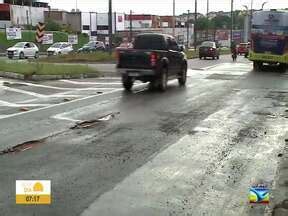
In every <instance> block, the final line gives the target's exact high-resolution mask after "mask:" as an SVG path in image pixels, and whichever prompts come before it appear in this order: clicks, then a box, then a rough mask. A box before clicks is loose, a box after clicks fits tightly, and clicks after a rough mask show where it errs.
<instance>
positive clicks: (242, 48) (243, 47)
mask: <svg viewBox="0 0 288 216" xmlns="http://www.w3.org/2000/svg"><path fill="white" fill-rule="evenodd" d="M249 49H250V44H249V43H240V44H239V45H238V47H237V53H238V54H239V55H245V56H246V55H247V54H248V53H249Z"/></svg>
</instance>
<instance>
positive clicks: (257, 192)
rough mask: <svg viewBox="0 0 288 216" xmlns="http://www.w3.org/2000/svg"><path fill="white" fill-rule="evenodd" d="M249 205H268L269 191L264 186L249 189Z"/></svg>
mask: <svg viewBox="0 0 288 216" xmlns="http://www.w3.org/2000/svg"><path fill="white" fill-rule="evenodd" d="M249 201H250V203H259V204H268V203H269V189H268V187H267V186H266V185H264V184H259V185H254V186H252V187H250V189H249Z"/></svg>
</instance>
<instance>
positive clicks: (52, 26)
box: [45, 19, 63, 31]
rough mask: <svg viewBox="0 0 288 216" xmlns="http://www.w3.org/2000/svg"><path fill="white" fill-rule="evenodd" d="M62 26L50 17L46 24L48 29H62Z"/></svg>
mask: <svg viewBox="0 0 288 216" xmlns="http://www.w3.org/2000/svg"><path fill="white" fill-rule="evenodd" d="M62 29H63V28H62V26H61V25H59V24H58V23H56V22H55V21H53V20H51V19H48V20H47V22H46V25H45V30H46V31H62Z"/></svg>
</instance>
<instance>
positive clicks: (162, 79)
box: [158, 68, 168, 91]
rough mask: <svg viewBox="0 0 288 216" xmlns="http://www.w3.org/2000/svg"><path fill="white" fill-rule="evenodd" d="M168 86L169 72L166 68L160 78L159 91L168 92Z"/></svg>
mask: <svg viewBox="0 0 288 216" xmlns="http://www.w3.org/2000/svg"><path fill="white" fill-rule="evenodd" d="M167 84H168V71H167V69H166V68H164V69H163V70H162V72H161V75H160V78H159V85H158V89H159V90H160V91H166V89H167Z"/></svg>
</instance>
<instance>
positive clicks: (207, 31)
mask: <svg viewBox="0 0 288 216" xmlns="http://www.w3.org/2000/svg"><path fill="white" fill-rule="evenodd" d="M208 15H209V0H207V14H206V17H207V29H206V40H208V34H209V17H208Z"/></svg>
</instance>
